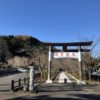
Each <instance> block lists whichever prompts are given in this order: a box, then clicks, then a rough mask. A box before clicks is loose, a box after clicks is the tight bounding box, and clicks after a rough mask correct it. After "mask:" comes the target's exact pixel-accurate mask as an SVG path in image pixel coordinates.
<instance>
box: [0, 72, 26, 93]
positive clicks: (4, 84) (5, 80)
mask: <svg viewBox="0 0 100 100" xmlns="http://www.w3.org/2000/svg"><path fill="white" fill-rule="evenodd" d="M27 76H28V74H27V73H18V74H14V75H8V76H4V77H0V91H8V90H10V88H11V80H16V81H17V80H18V79H19V78H22V79H23V78H25V77H27Z"/></svg>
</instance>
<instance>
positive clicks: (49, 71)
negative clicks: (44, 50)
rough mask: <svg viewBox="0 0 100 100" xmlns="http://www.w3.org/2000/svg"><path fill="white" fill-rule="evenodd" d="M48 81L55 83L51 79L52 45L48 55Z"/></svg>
mask: <svg viewBox="0 0 100 100" xmlns="http://www.w3.org/2000/svg"><path fill="white" fill-rule="evenodd" d="M46 83H53V82H52V79H51V46H49V56H48V79H47V80H46Z"/></svg>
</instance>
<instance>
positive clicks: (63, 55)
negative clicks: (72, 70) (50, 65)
mask: <svg viewBox="0 0 100 100" xmlns="http://www.w3.org/2000/svg"><path fill="white" fill-rule="evenodd" d="M79 56H80V55H79V52H54V53H52V58H76V59H79Z"/></svg>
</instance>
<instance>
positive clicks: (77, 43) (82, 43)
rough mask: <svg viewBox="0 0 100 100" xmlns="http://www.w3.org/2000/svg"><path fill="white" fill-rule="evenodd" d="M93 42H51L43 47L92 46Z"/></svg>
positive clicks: (45, 43)
mask: <svg viewBox="0 0 100 100" xmlns="http://www.w3.org/2000/svg"><path fill="white" fill-rule="evenodd" d="M92 43H93V42H92V41H88V42H68V43H50V42H44V43H43V45H46V46H91V44H92Z"/></svg>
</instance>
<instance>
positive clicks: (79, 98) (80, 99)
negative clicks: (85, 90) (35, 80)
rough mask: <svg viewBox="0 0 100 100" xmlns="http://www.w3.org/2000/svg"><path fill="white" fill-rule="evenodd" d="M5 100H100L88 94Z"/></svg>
mask: <svg viewBox="0 0 100 100" xmlns="http://www.w3.org/2000/svg"><path fill="white" fill-rule="evenodd" d="M7 100H100V95H90V94H77V95H74V97H73V96H72V97H67V96H66V97H59V98H58V97H50V96H48V95H42V96H34V97H31V96H30V97H27V96H24V97H17V98H12V99H7Z"/></svg>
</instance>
